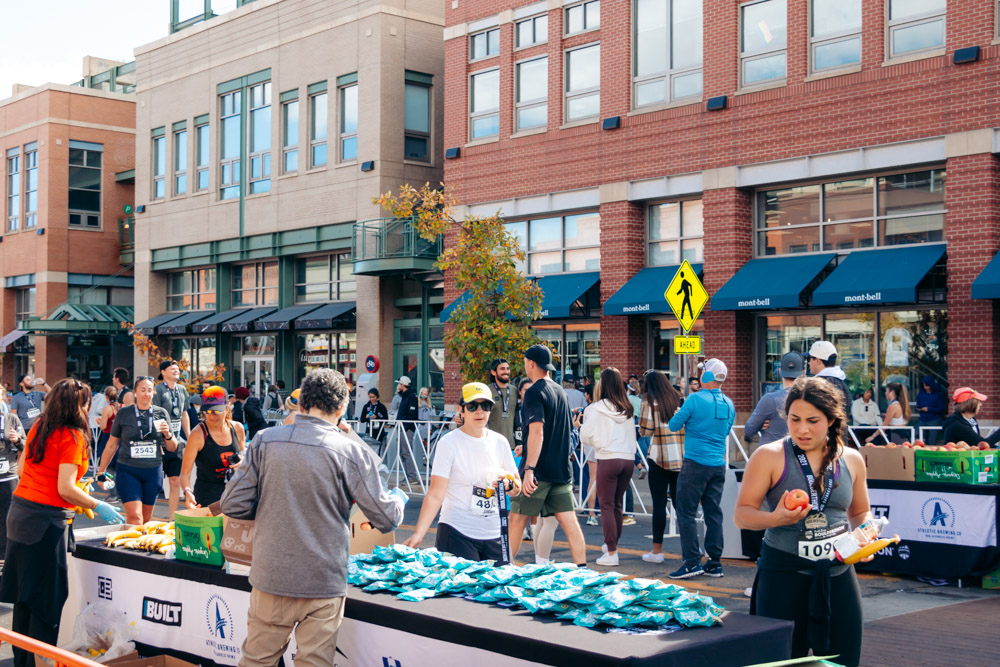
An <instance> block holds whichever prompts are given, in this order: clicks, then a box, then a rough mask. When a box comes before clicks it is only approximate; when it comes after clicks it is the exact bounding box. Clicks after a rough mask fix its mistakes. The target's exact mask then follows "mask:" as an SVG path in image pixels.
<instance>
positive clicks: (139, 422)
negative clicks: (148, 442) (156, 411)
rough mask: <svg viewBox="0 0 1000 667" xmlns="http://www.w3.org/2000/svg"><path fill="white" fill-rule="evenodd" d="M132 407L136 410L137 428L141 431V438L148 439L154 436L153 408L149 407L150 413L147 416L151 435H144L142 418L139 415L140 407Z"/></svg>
mask: <svg viewBox="0 0 1000 667" xmlns="http://www.w3.org/2000/svg"><path fill="white" fill-rule="evenodd" d="M132 407H133V408H135V427H136V429H137V430H138V431H139V437H140V438H142V439H146V438H148V437H149V436H151V435H153V431H154V429H153V407H152V406H150V407H149V412H148V413H147V415H146V416H147V417H149V433H143V432H142V418H141V416H140V415H139V406H138V405H133V406H132Z"/></svg>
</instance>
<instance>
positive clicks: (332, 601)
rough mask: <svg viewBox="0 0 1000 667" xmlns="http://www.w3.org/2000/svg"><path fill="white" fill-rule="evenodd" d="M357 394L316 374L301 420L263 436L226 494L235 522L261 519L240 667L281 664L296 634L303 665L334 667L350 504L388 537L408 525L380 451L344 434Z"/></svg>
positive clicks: (337, 378) (305, 384)
mask: <svg viewBox="0 0 1000 667" xmlns="http://www.w3.org/2000/svg"><path fill="white" fill-rule="evenodd" d="M348 396H349V391H348V388H347V383H346V382H345V381H344V376H343V375H341V374H340V373H338V372H337V371H334V370H331V369H328V368H325V369H320V370H315V371H312V372H311V373H309V375H307V376H306V379H305V380H303V381H302V388H301V393H300V396H299V407H300V413H299V415H298V416H297V417H296V418H295V422H294V423H292V424H289V425H288V426H275V427H273V428H269V429H266V430H264V431H261V432H260V433H258V434H257V436H256V437H255V438H254V439H253V442H252V443H251V444H250V446H249V447H248V448H247V452H246V458H245V459H244V461H243V464H242V465H241V466H240V467H239V469H238V471H237V473H236V476H235V477H234V478H233V480H232V481H231V482H230V483H229V484H228V485H227V486H226V491H225V494H224V495H223V496H222V511H223V513H224V514H225V515H226V516H229V517H232V518H234V519H255V521H256V522H255V530H254V545H253V546H254V554H253V568H252V569H251V570H250V585H251V586H253V591H252V592H251V594H250V612H249V614H248V618H247V639H246V641H245V642H244V643H243V655H242V657H241V658H240V663H239V664H240V666H241V667H265V666H266V667H273V666H274V665H276V664H277V663H278V660H279V658H280V657H281V655H282V654H283V653H284V652H285V650H286V649H287V647H288V642H289V640H290V638H291V633H292V631H293V630H294V631H295V639H296V642H297V644H298V654H297V660H296V662H298V661H302V663H303V664H310V665H330V666H331V667H332V665H333V664H334V656H335V651H336V646H337V631H338V630H339V629H340V624H341V622H342V621H343V619H344V600H345V598H346V596H347V557H348V552H349V546H350V539H351V535H350V519H349V517H350V513H351V505H353V504H354V503H357V505H358V507H359V508H361V510H362V511H363V512H364V513H365V516H366V517H368V520H369V521H370V522H371V523H372V525H373V526H374V527H375V528H377V529H379V530H380V531H382V532H389V531H390V530H394V529H395V528H396V527H397V526H399V524H400V523H401V522H402V521H403V505H404V504H405V498H406V496H405V495H404V494H403V493H402V492H401V491H399V490H398V489H393V492H391V493H390V492H387V491H385V490H384V489H383V488H382V480H381V478H380V477H379V474H378V463H379V462H378V459H377V458H376V457H375V455H374V453H373V452H372V451H371V449H370V448H369V447H367V446H365V445H364V444H363V443H362V444H359V443H358V441H356V440H353V439H350V438H348V437H347V436H346V435H345V434H344V432H342V431H341V429H340V428H338V424H339V422H340V418H341V417H342V416H343V414H344V411H345V410H346V408H347V404H348ZM345 426H346V425H345ZM345 432H347V431H345ZM400 496H402V497H400Z"/></svg>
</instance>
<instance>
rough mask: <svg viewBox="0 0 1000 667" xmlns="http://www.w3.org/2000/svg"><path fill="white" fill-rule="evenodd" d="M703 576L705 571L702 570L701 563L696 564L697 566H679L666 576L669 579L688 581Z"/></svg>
mask: <svg viewBox="0 0 1000 667" xmlns="http://www.w3.org/2000/svg"><path fill="white" fill-rule="evenodd" d="M703 574H705V570H704V569H702V567H701V563H698V564H697V565H681V566H680V567H679V568H677V569H676V570H674V571H673V572H671V573H670V574H669V575H667V576H668V577H670V578H671V579H690V578H691V577H700V576H701V575H703Z"/></svg>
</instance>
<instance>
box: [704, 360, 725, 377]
mask: <svg viewBox="0 0 1000 667" xmlns="http://www.w3.org/2000/svg"><path fill="white" fill-rule="evenodd" d="M708 373H711V374H712V377H711V379H710V378H708V377H707V374H708ZM728 374H729V369H728V368H726V364H724V363H723V362H722V360H721V359H715V358H712V359H709V360H708V361H706V362H705V363H703V364H701V376H702V378H703V380H702V381H703V382H725V381H726V376H727V375H728Z"/></svg>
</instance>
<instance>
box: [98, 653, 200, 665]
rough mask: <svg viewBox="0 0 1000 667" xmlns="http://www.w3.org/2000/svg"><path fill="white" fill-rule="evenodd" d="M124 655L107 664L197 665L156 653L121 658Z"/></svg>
mask: <svg viewBox="0 0 1000 667" xmlns="http://www.w3.org/2000/svg"><path fill="white" fill-rule="evenodd" d="M129 655H132V654H129ZM136 656H138V654H136ZM126 657H128V656H122V657H121V658H119V659H118V660H115V661H112V662H109V663H107V664H109V665H114V666H115V667H199V666H198V665H196V664H194V663H192V662H188V661H187V660H181V659H180V658H172V657H170V656H169V655H158V656H156V657H155V658H139V657H135V658H133V659H132V660H123V659H124V658H126Z"/></svg>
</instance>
